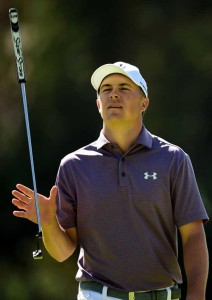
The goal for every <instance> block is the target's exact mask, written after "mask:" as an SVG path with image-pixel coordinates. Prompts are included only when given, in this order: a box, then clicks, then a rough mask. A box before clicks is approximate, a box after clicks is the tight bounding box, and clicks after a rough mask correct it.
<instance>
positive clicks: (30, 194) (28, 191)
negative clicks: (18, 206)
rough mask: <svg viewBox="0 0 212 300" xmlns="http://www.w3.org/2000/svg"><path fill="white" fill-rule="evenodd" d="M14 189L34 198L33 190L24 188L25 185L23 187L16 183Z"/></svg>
mask: <svg viewBox="0 0 212 300" xmlns="http://www.w3.org/2000/svg"><path fill="white" fill-rule="evenodd" d="M16 188H17V189H18V190H19V191H21V192H22V193H24V194H25V195H26V196H28V197H31V198H32V197H33V196H34V191H33V190H31V189H30V188H28V187H26V186H25V185H23V184H20V183H18V184H17V185H16Z"/></svg>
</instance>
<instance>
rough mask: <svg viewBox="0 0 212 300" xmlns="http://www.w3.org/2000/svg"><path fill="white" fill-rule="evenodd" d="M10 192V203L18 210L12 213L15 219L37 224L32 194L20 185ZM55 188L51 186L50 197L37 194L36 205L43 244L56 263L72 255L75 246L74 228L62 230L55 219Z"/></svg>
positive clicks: (75, 234)
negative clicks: (37, 206) (11, 195)
mask: <svg viewBox="0 0 212 300" xmlns="http://www.w3.org/2000/svg"><path fill="white" fill-rule="evenodd" d="M16 187H17V190H14V191H13V192H12V194H13V196H14V197H15V198H13V200H12V203H13V204H14V205H15V206H16V207H17V208H18V209H19V210H16V211H14V212H13V214H14V215H15V216H16V217H19V218H26V219H28V220H30V221H32V222H34V223H36V222H37V216H36V208H35V199H34V192H33V191H32V190H31V189H29V188H27V187H26V186H24V185H22V184H18V185H17V186H16ZM56 195H57V187H56V186H53V187H52V189H51V191H50V196H49V197H45V196H43V195H40V194H38V204H39V211H40V220H41V227H42V235H43V242H44V245H45V247H46V250H47V251H48V252H49V254H50V255H51V256H52V257H53V258H54V259H56V260H57V261H60V262H61V261H64V260H65V259H67V258H68V257H69V256H71V255H72V254H73V252H74V251H75V249H76V246H77V231H76V228H69V229H66V230H64V229H63V228H62V227H61V226H60V224H59V223H58V220H57V218H56V210H57V205H56Z"/></svg>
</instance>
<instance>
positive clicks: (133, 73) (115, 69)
mask: <svg viewBox="0 0 212 300" xmlns="http://www.w3.org/2000/svg"><path fill="white" fill-rule="evenodd" d="M114 73H118V74H122V75H125V76H126V77H128V78H130V79H131V80H132V81H133V82H134V83H135V84H136V85H138V86H140V88H141V89H142V91H143V92H144V94H145V96H146V97H147V96H148V90H147V84H146V81H145V80H144V78H143V77H142V75H141V73H140V71H139V69H138V68H137V67H135V66H133V65H130V64H127V63H125V62H121V61H120V62H116V63H113V64H106V65H102V66H101V67H99V68H98V69H96V71H94V73H93V75H92V76H91V83H92V85H93V87H94V89H95V90H97V91H98V89H99V87H100V85H101V83H102V80H103V79H104V78H105V77H106V76H108V75H110V74H114Z"/></svg>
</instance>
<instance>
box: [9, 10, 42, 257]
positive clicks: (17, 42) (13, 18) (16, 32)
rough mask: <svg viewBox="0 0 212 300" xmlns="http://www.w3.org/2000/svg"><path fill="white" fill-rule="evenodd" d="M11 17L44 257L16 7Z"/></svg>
mask: <svg viewBox="0 0 212 300" xmlns="http://www.w3.org/2000/svg"><path fill="white" fill-rule="evenodd" d="M9 18H10V25H11V34H12V40H13V47H14V51H15V58H16V65H17V75H18V83H20V85H21V93H22V100H23V106H24V116H25V123H26V131H27V139H28V147H29V156H30V163H31V172H32V181H33V188H34V198H35V206H36V214H37V221H38V233H37V234H36V238H37V250H36V251H33V258H34V259H42V251H41V249H40V247H39V239H40V238H42V229H41V223H40V211H39V206H38V194H37V186H36V178H35V168H34V160H33V152H32V142H31V134H30V126H29V117H28V109H27V97H26V89H25V82H26V79H25V72H24V58H23V53H22V43H21V36H20V32H19V21H18V12H17V10H16V9H15V8H10V9H9Z"/></svg>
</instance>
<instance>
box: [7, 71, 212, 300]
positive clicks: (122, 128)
mask: <svg viewBox="0 0 212 300" xmlns="http://www.w3.org/2000/svg"><path fill="white" fill-rule="evenodd" d="M148 105H149V99H148V98H146V97H144V96H143V93H142V92H141V89H140V88H139V87H138V86H137V85H136V84H134V83H133V82H132V81H131V80H130V79H129V78H127V77H125V76H123V75H120V74H112V75H109V76H107V77H106V78H104V80H103V81H102V83H101V86H100V90H99V96H98V99H97V107H98V110H99V113H100V114H101V117H102V120H103V132H104V134H105V136H106V137H107V139H108V140H110V141H111V142H113V143H116V144H117V145H118V146H119V148H120V149H121V151H122V152H123V153H124V152H126V151H127V150H128V149H129V148H130V147H131V146H132V145H133V144H134V142H135V141H136V139H137V137H138V135H139V133H140V131H141V129H142V115H143V113H144V112H145V111H146V109H147V108H148ZM12 194H13V196H14V198H13V199H12V203H13V204H14V205H15V206H16V207H17V208H18V210H16V211H14V212H13V214H14V216H16V217H20V218H26V219H28V220H30V221H32V222H34V223H37V219H36V209H35V201H34V192H33V191H32V190H31V189H29V188H27V187H25V186H23V185H21V184H17V186H16V190H14V191H12ZM56 194H57V187H56V186H53V187H52V189H51V191H50V195H49V197H45V196H43V195H38V202H39V209H40V218H41V227H42V232H43V241H44V245H45V247H46V249H47V251H48V252H49V254H50V255H51V256H52V257H53V258H55V259H56V260H57V261H64V260H65V259H67V258H68V257H69V256H71V255H72V254H73V252H74V251H75V249H76V246H77V230H76V228H69V229H66V230H64V229H63V228H62V227H61V226H60V225H59V223H58V220H57V218H56ZM179 232H180V235H181V239H182V247H183V255H184V266H185V272H186V276H187V297H186V300H205V290H206V283H207V278H208V250H207V244H206V238H205V232H204V228H203V224H202V221H201V220H199V221H196V222H192V223H189V224H186V225H184V226H181V227H180V228H179Z"/></svg>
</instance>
